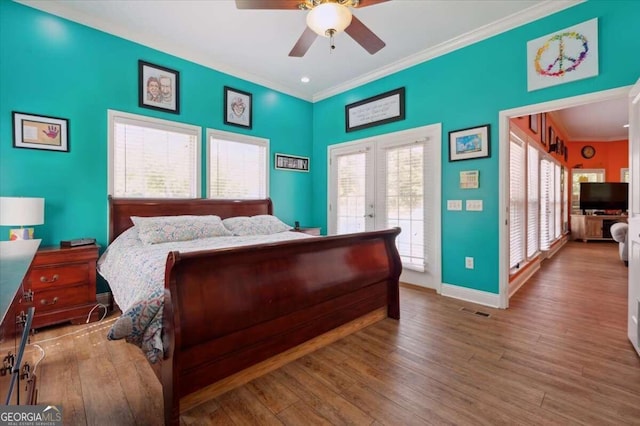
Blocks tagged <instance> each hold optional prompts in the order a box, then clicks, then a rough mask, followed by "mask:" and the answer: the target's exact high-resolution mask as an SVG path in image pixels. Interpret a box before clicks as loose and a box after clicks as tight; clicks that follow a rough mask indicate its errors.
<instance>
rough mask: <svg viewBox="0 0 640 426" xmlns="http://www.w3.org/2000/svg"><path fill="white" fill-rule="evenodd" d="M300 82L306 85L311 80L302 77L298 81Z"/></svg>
mask: <svg viewBox="0 0 640 426" xmlns="http://www.w3.org/2000/svg"><path fill="white" fill-rule="evenodd" d="M300 81H301V82H303V83H308V82H310V81H311V79H310V78H309V77H307V76H306V75H305V76H304V77H302V78H301V79H300Z"/></svg>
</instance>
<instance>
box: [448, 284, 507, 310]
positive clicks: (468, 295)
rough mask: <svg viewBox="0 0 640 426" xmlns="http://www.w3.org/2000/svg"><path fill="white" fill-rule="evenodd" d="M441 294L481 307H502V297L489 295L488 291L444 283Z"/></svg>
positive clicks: (494, 294) (495, 294)
mask: <svg viewBox="0 0 640 426" xmlns="http://www.w3.org/2000/svg"><path fill="white" fill-rule="evenodd" d="M440 294H441V295H443V296H448V297H453V298H456V299H460V300H466V301H467V302H473V303H477V304H479V305H484V306H489V307H491V308H499V307H500V295H499V294H497V293H489V292H486V291H480V290H475V289H473V288H466V287H460V286H457V285H452V284H444V283H443V284H442V291H441V292H440Z"/></svg>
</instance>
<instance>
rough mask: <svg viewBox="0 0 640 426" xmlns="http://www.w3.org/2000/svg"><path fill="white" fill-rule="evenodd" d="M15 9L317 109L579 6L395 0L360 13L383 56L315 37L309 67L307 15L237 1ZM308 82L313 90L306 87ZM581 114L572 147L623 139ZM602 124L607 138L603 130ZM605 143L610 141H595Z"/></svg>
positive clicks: (610, 110) (52, 4) (614, 123)
mask: <svg viewBox="0 0 640 426" xmlns="http://www.w3.org/2000/svg"><path fill="white" fill-rule="evenodd" d="M18 1H19V2H20V3H22V4H25V5H28V6H31V7H34V8H37V9H40V10H44V11H46V12H49V13H52V14H55V15H58V16H62V17H64V18H67V19H70V20H72V21H76V22H79V23H81V24H84V25H88V26H90V27H93V28H97V29H99V30H102V31H105V32H107V33H110V34H114V35H117V36H120V37H122V38H125V39H128V40H132V41H135V42H138V43H140V44H143V45H146V46H149V47H151V48H154V49H158V50H161V51H163V52H166V53H169V54H172V55H175V56H178V57H181V58H184V59H187V60H190V61H193V62H196V63H199V64H201V65H204V66H207V67H210V68H213V69H216V70H218V71H222V72H225V73H228V74H232V75H234V76H236V77H240V78H243V79H246V80H249V81H253V82H255V83H258V84H262V85H265V86H267V87H270V88H272V89H275V90H279V91H282V92H284V93H288V94H291V95H293V96H296V97H299V98H302V99H306V100H309V101H318V100H321V99H324V98H327V97H329V96H332V95H334V94H337V93H340V92H342V91H345V90H348V89H350V88H353V87H356V86H358V85H361V84H363V83H366V82H368V81H372V80H375V79H377V78H380V77H382V76H384V75H387V74H390V73H393V72H397V71H399V70H401V69H404V68H407V67H410V66H412V65H415V64H417V63H420V62H423V61H425V60H428V59H431V58H433V57H436V56H439V55H442V54H445V53H447V52H450V51H452V50H454V49H457V48H461V47H464V46H466V45H469V44H471V43H474V42H477V41H479V40H482V39H485V38H487V37H491V36H493V35H495V34H499V33H501V32H504V31H507V30H509V29H511V28H514V27H517V26H519V25H522V24H524V23H527V22H530V21H533V20H535V19H539V18H541V17H543V16H547V15H549V14H551V13H555V12H557V11H559V10H562V9H565V8H567V7H571V6H573V5H575V4H577V3H579V2H580V1H582V0H509V1H506V0H391V1H388V2H386V3H380V4H376V5H372V6H369V7H363V8H358V9H354V12H353V13H354V15H355V16H357V17H358V18H359V19H360V20H361V21H362V22H363V23H364V24H365V25H367V26H368V27H369V28H370V29H371V30H372V31H373V32H375V33H376V34H377V35H378V36H379V37H380V38H381V39H382V40H384V41H385V43H386V47H385V48H383V49H382V50H381V51H379V52H378V53H377V54H375V55H369V53H367V52H366V51H365V50H364V49H363V48H362V47H361V46H360V45H358V44H357V43H356V42H355V41H353V40H352V39H351V38H350V37H349V36H348V35H347V34H345V33H341V34H339V35H338V36H337V37H336V39H335V45H336V49H335V50H334V51H333V52H332V53H330V49H329V42H328V40H327V39H326V38H322V37H318V38H317V39H316V41H315V42H314V43H313V45H312V46H311V48H310V49H309V51H308V52H307V54H306V55H305V56H304V57H302V58H291V57H289V56H288V53H289V51H290V50H291V48H292V47H293V45H294V44H295V42H296V40H297V39H298V37H300V35H301V34H302V32H303V31H304V29H305V26H306V22H305V14H306V13H307V12H305V11H299V10H238V9H237V8H236V6H235V1H234V0H207V1H205V0H163V1H150V0H18ZM141 59H144V58H141ZM160 65H162V64H160ZM303 76H307V77H309V78H310V79H311V81H310V82H309V83H307V84H304V83H302V82H301V81H300V78H301V77H303ZM625 108H626V107H625ZM575 109H576V112H573V111H570V112H569V111H567V112H566V113H565V112H558V114H560V117H561V118H562V120H563V121H566V126H565V127H566V130H567V132H568V134H569V136H570V139H572V140H576V139H574V137H575V138H577V139H581V138H582V139H584V138H586V139H589V138H590V137H595V138H596V139H597V138H600V140H613V139H616V138H618V136H619V135H622V132H621V131H620V129H621V128H622V127H621V125H622V124H624V123H622V124H620V120H623V121H624V120H626V118H621V115H619V114H620V111H621V107H620V106H616V107H613V106H612V105H608V106H606V107H595V108H594V110H593V111H592V110H590V109H589V108H588V107H579V108H575ZM609 115H610V116H611V117H613V116H615V117H614V118H611V117H609ZM624 117H626V109H625V113H624ZM602 118H606V120H605V122H606V123H607V124H608V125H610V126H611V127H610V128H609V127H607V125H605V124H602V123H600V121H598V120H599V119H602ZM609 118H611V119H609ZM574 123H578V124H574ZM605 129H609V130H606V131H605ZM614 129H615V131H614ZM624 130H626V129H624ZM603 132H604V133H607V134H608V136H607V135H604V133H603ZM600 134H602V135H603V136H602V137H600V136H595V135H600ZM622 138H626V136H623V137H622Z"/></svg>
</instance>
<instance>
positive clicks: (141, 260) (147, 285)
mask: <svg viewBox="0 0 640 426" xmlns="http://www.w3.org/2000/svg"><path fill="white" fill-rule="evenodd" d="M301 238H310V236H309V235H307V234H304V233H301V232H279V233H276V234H271V235H250V236H241V237H238V236H232V237H211V238H202V239H197V240H191V241H180V242H167V243H159V244H144V243H142V241H141V240H140V238H139V237H138V231H137V229H136V227H135V226H134V227H132V228H129V229H128V230H127V231H125V232H123V233H122V234H121V235H120V236H119V237H118V238H116V240H115V241H114V242H113V243H112V244H111V245H110V246H109V247H108V248H107V250H106V251H105V252H104V254H103V255H102V256H101V257H100V259H99V260H98V273H99V274H100V275H102V277H104V279H105V280H107V282H108V283H109V286H110V287H111V291H112V293H113V298H114V300H115V302H116V303H117V304H118V306H119V307H120V309H121V310H122V315H121V316H120V318H118V319H117V320H116V322H115V323H114V324H113V326H112V327H111V330H109V334H108V335H107V338H108V339H109V340H116V339H123V338H124V339H126V340H127V342H129V343H133V344H135V345H137V346H139V347H140V348H142V350H143V351H144V353H145V354H146V356H147V358H148V359H149V361H150V362H152V363H156V362H157V361H158V360H160V359H162V356H163V347H162V307H163V303H164V269H165V264H166V260H167V255H168V253H169V252H171V251H174V250H177V251H180V252H184V253H186V252H190V251H196V250H207V249H217V248H225V247H237V246H245V245H252V244H263V243H270V242H277V241H284V240H293V239H301ZM311 238H313V237H311Z"/></svg>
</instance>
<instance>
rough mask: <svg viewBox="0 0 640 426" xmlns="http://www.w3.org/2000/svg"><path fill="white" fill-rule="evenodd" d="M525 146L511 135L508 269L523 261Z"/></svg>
mask: <svg viewBox="0 0 640 426" xmlns="http://www.w3.org/2000/svg"><path fill="white" fill-rule="evenodd" d="M524 147H525V144H524V141H522V140H521V139H520V138H518V137H517V136H516V135H515V134H514V133H511V142H510V145H509V267H510V268H517V267H518V265H519V264H520V263H521V262H523V261H524V260H525V235H526V234H525V189H526V182H525V150H524Z"/></svg>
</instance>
